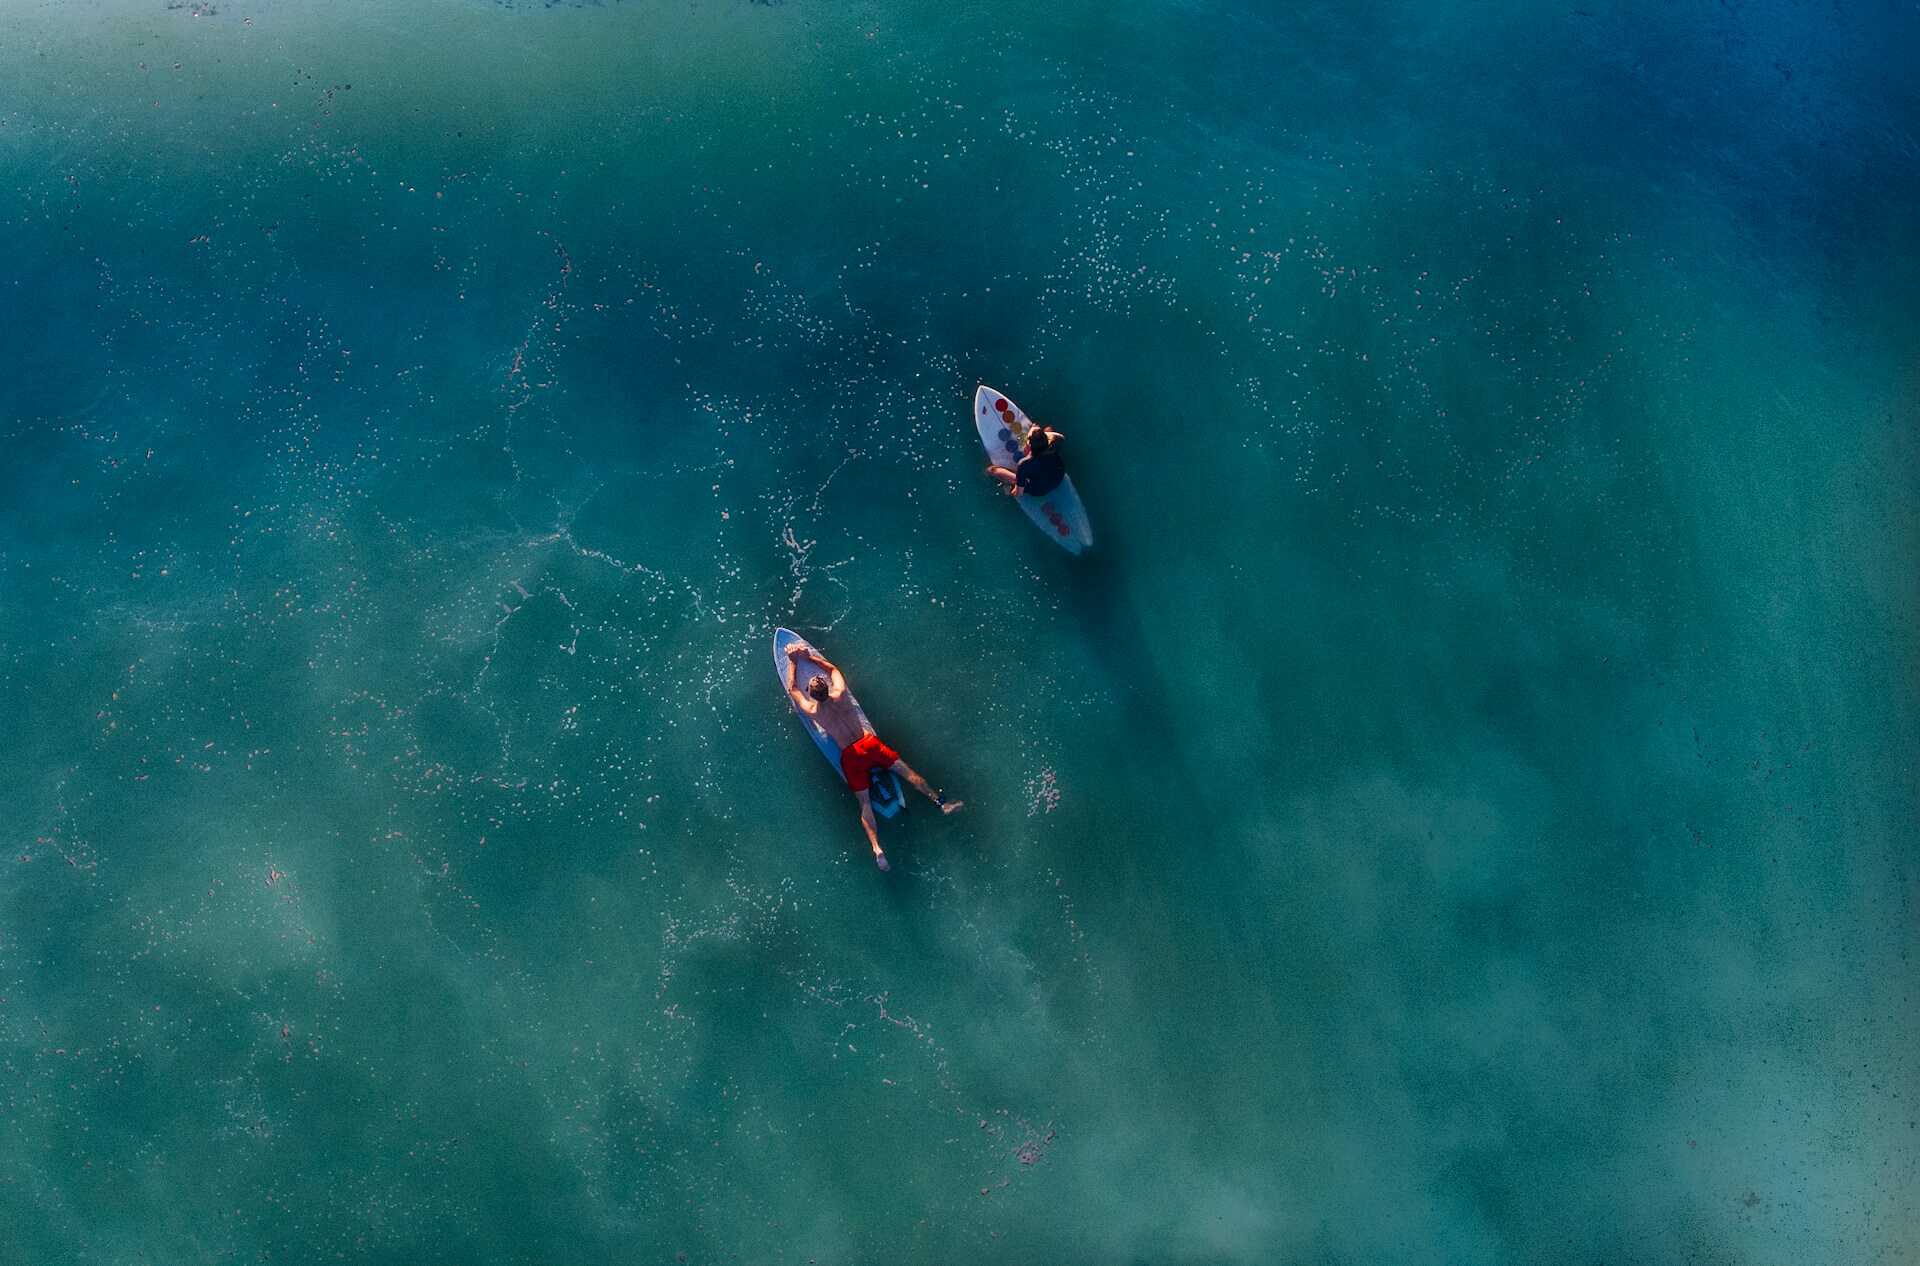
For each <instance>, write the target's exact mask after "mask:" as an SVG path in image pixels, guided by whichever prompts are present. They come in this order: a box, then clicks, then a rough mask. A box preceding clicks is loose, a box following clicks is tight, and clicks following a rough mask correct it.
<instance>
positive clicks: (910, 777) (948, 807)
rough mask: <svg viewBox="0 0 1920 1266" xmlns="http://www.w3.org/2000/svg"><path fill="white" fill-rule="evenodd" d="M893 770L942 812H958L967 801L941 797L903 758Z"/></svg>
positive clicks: (895, 764)
mask: <svg viewBox="0 0 1920 1266" xmlns="http://www.w3.org/2000/svg"><path fill="white" fill-rule="evenodd" d="M893 772H894V773H896V774H898V775H900V776H901V777H902V778H904V779H906V780H907V782H908V783H909V784H911V785H912V787H913V789H914V790H915V791H917V792H919V793H920V794H921V795H923V796H925V797H926V798H927V799H929V800H931V801H933V802H934V803H935V804H937V805H939V806H940V812H942V813H958V812H959V811H960V806H961V805H962V804H964V803H966V802H965V801H963V800H943V799H941V797H940V793H939V792H937V791H935V790H934V789H933V788H932V787H929V786H927V780H926V779H924V778H922V777H921V776H920V775H919V774H916V773H914V772H913V766H911V765H909V764H907V762H905V761H903V760H897V761H895V762H893ZM874 847H875V848H878V847H879V845H877V844H876V845H875V846H874Z"/></svg>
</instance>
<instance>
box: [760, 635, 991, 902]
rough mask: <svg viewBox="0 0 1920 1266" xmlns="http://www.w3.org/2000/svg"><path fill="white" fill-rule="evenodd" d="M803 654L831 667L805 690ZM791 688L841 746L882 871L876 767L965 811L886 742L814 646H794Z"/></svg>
mask: <svg viewBox="0 0 1920 1266" xmlns="http://www.w3.org/2000/svg"><path fill="white" fill-rule="evenodd" d="M803 658H805V659H810V660H812V661H813V662H814V663H815V664H818V665H819V666H820V667H821V668H824V669H826V675H822V674H820V673H815V674H814V675H813V679H812V680H811V681H809V682H808V683H807V685H806V689H804V690H802V689H801V688H800V661H801V659H803ZM787 693H788V694H790V695H792V696H793V703H794V706H795V707H797V708H799V709H800V711H802V712H804V713H806V714H807V715H808V716H810V717H812V718H813V720H814V723H815V724H816V725H818V726H819V727H820V728H821V729H822V730H824V731H826V734H827V737H828V738H830V739H832V740H833V741H834V742H835V743H836V744H838V745H839V747H840V773H841V775H842V776H844V777H845V778H846V780H847V786H849V787H851V788H853V794H854V795H855V796H856V797H858V798H859V801H860V825H861V826H863V827H865V828H866V831H867V843H869V844H871V845H872V846H873V861H874V864H875V865H877V866H878V867H880V869H881V870H885V869H887V855H886V854H885V853H883V852H881V851H880V833H879V831H877V830H875V829H874V824H873V803H872V801H871V800H870V799H869V798H868V795H867V788H868V786H869V785H870V783H871V782H872V780H873V773H874V771H875V770H877V769H891V770H892V771H893V772H894V773H896V774H898V775H899V776H900V777H902V778H904V779H906V780H907V781H908V782H909V783H911V784H913V788H914V790H916V791H918V792H919V793H920V794H921V795H923V796H925V797H926V798H927V799H929V800H931V801H933V802H934V803H935V804H937V805H939V806H940V812H942V813H955V812H958V811H959V809H960V805H961V803H962V802H961V801H958V800H949V799H947V798H946V797H945V796H943V795H941V794H940V793H939V792H937V791H935V790H934V789H933V788H932V787H929V786H928V785H927V780H926V779H924V778H922V777H921V776H920V775H919V774H916V773H914V772H913V767H912V766H911V765H909V764H907V762H905V761H903V760H901V759H900V753H898V752H896V751H894V750H893V749H892V748H891V747H888V746H887V745H886V744H885V743H883V742H881V741H880V736H879V735H878V734H875V733H874V732H873V730H872V729H870V728H869V727H868V725H867V718H866V717H865V715H863V714H862V713H861V712H860V710H859V709H858V708H855V707H853V706H851V705H850V704H849V703H848V702H847V679H846V678H845V677H843V676H841V675H840V670H839V669H838V668H835V667H834V666H833V665H832V664H831V663H829V662H828V661H827V657H826V656H825V655H822V654H821V653H820V652H819V651H816V650H814V649H813V648H812V647H811V646H806V645H797V646H790V647H788V648H787Z"/></svg>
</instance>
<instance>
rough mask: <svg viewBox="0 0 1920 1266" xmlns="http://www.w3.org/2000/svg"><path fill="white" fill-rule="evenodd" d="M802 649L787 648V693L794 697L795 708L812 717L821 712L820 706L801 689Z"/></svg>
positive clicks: (796, 647) (795, 647)
mask: <svg viewBox="0 0 1920 1266" xmlns="http://www.w3.org/2000/svg"><path fill="white" fill-rule="evenodd" d="M802 649H803V648H802V647H798V646H789V647H788V648H787V693H788V694H789V695H791V696H792V697H793V706H794V707H796V708H798V709H800V710H801V711H802V712H804V713H806V714H807V715H809V716H811V715H813V714H814V713H815V712H818V711H819V710H820V705H819V704H817V703H815V702H814V701H813V700H812V699H810V698H808V697H807V692H806V691H804V690H802V689H800V652H801V650H802Z"/></svg>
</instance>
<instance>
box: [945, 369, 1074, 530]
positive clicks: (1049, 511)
mask: <svg viewBox="0 0 1920 1266" xmlns="http://www.w3.org/2000/svg"><path fill="white" fill-rule="evenodd" d="M973 425H974V427H975V428H976V429H977V430H978V431H979V432H980V442H981V443H982V444H983V445H985V446H986V449H987V457H988V458H989V459H991V460H992V462H993V464H994V465H996V466H1005V467H1006V468H1007V469H1008V470H1012V469H1013V468H1014V467H1016V466H1018V465H1019V464H1020V459H1021V458H1023V457H1025V456H1026V455H1027V447H1026V444H1027V432H1028V431H1029V430H1030V429H1031V428H1032V427H1033V421H1032V419H1030V418H1028V417H1027V415H1026V414H1025V413H1024V412H1022V410H1021V408H1020V406H1019V405H1017V404H1015V403H1014V402H1013V401H1011V400H1009V399H1007V397H1006V395H1005V394H1004V393H1002V392H999V391H995V390H994V389H993V388H992V387H987V386H982V387H981V388H980V389H979V390H977V391H975V392H974V393H973ZM1014 500H1015V501H1018V502H1019V503H1020V508H1021V509H1022V510H1025V511H1026V512H1027V517H1028V518H1029V519H1032V520H1033V524H1034V526H1035V527H1037V528H1039V529H1040V530H1041V531H1042V532H1044V533H1046V534H1047V537H1048V538H1049V539H1050V540H1052V541H1053V543H1054V544H1055V545H1058V546H1059V547H1060V548H1061V549H1063V550H1065V551H1067V553H1069V554H1079V553H1082V552H1083V551H1085V550H1086V549H1087V548H1088V547H1090V546H1091V545H1092V544H1093V525H1092V524H1091V523H1089V522H1087V507H1086V506H1084V505H1082V504H1081V502H1080V494H1079V493H1078V492H1076V491H1074V487H1073V477H1072V476H1068V477H1067V478H1066V479H1063V480H1061V481H1060V486H1059V487H1058V488H1055V489H1054V490H1053V491H1052V492H1050V493H1048V494H1047V495H1046V496H1044V497H1015V498H1014Z"/></svg>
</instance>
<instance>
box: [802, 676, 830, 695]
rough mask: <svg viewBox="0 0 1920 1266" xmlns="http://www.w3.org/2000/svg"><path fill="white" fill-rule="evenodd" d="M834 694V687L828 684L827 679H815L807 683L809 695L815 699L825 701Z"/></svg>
mask: <svg viewBox="0 0 1920 1266" xmlns="http://www.w3.org/2000/svg"><path fill="white" fill-rule="evenodd" d="M832 692H833V687H831V686H829V685H828V684H827V679H826V678H825V677H815V678H814V679H813V680H812V681H810V682H808V683H807V693H808V694H810V695H812V696H813V697H814V698H815V699H825V698H826V697H827V696H828V695H829V694H831V693H832Z"/></svg>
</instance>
